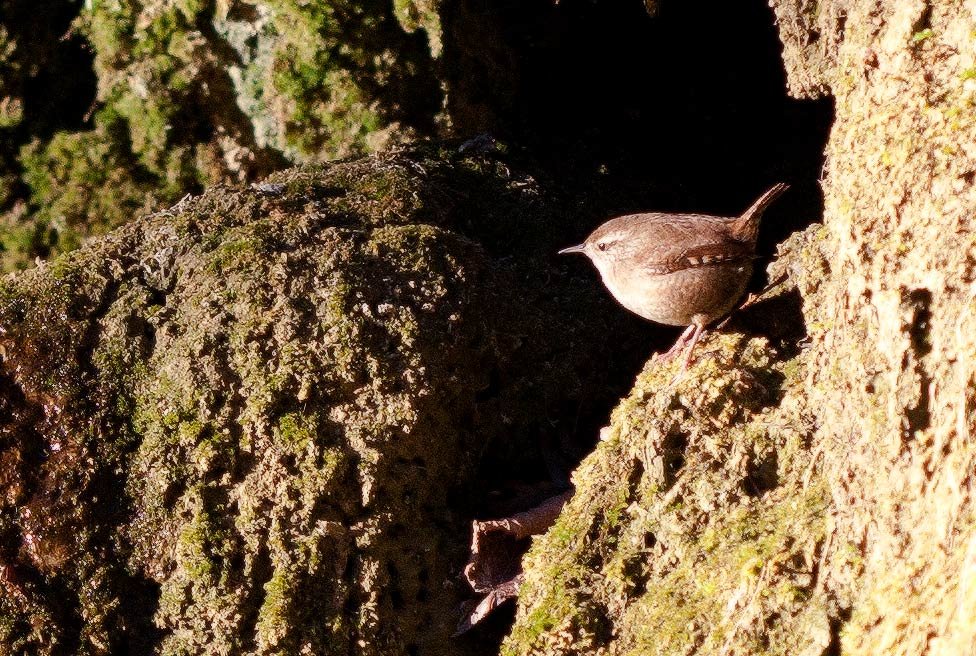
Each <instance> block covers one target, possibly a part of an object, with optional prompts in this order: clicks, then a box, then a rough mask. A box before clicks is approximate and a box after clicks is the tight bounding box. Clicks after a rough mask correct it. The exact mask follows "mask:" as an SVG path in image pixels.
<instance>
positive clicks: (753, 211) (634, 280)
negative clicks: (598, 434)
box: [559, 183, 789, 371]
mask: <svg viewBox="0 0 976 656" xmlns="http://www.w3.org/2000/svg"><path fill="white" fill-rule="evenodd" d="M788 188H789V185H787V184H784V183H777V184H775V185H773V186H772V187H771V188H770V189H769V190H768V191H767V192H766V193H764V194H763V195H762V196H760V197H759V198H758V199H757V200H756V201H755V202H754V203H753V204H752V205H751V206H750V207H749V208H748V209H747V210H746V211H745V212H743V213H742V214H740V215H739V216H736V217H723V216H710V215H707V214H665V213H661V212H647V213H642V214H629V215H626V216H620V217H617V218H615V219H610V220H609V221H607V222H606V223H604V224H603V225H601V226H600V227H598V228H597V229H596V230H594V231H593V232H592V233H591V234H590V236H589V237H587V238H586V241H584V242H583V243H582V244H578V245H576V246H570V247H569V248H564V249H562V250H561V251H559V254H560V255H563V254H567V253H582V254H583V255H586V256H587V257H588V258H590V261H591V262H592V263H593V265H594V266H595V267H596V269H597V271H599V272H600V276H601V278H602V279H603V283H604V285H606V288H607V289H608V290H609V291H610V293H611V294H612V295H613V297H614V298H615V299H616V300H617V302H618V303H620V304H621V305H622V306H624V307H625V308H627V309H628V310H630V311H631V312H633V313H634V314H637V315H638V316H641V317H643V318H645V319H648V320H650V321H653V322H655V323H660V324H665V325H668V326H684V327H686V328H685V331H684V332H683V333H682V334H681V336H680V337H679V338H678V340H677V341H676V342H675V343H674V346H672V347H671V349H670V350H669V351H668V352H667V353H664V354H663V355H661V356H660V358H661V359H662V360H669V359H671V358H672V357H674V356H676V355H677V354H678V353H680V352H681V350H682V349H684V351H685V356H684V359H683V364H682V367H681V371H684V370H685V369H687V368H688V365H689V363H690V362H691V355H692V352H693V351H694V348H695V346H696V345H697V344H698V341H699V339H701V336H702V334H703V333H704V332H705V330H706V328H707V327H708V326H709V325H710V324H711V323H712V322H714V321H715V320H717V319H720V318H722V317H723V316H725V315H726V314H728V313H729V312H730V311H731V310H732V308H733V307H735V304H736V303H737V302H738V300H739V299H740V298H741V297H742V294H743V292H745V289H746V285H747V284H748V283H749V278H750V277H751V276H752V266H753V261H754V260H755V258H756V239H757V237H758V235H759V222H760V220H761V218H762V214H763V211H764V210H765V209H766V208H767V207H769V205H770V204H771V203H772V202H773V201H774V200H776V199H777V198H778V197H779V196H780V195H781V194H782V193H783V192H785V191H786V190H787V189H788Z"/></svg>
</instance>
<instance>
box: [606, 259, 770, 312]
mask: <svg viewBox="0 0 976 656" xmlns="http://www.w3.org/2000/svg"><path fill="white" fill-rule="evenodd" d="M600 273H601V275H602V277H603V282H604V284H605V285H606V287H607V289H608V290H609V291H610V293H611V294H613V297H614V298H615V299H617V301H618V302H619V303H620V304H621V305H623V306H624V307H625V308H627V309H628V310H630V311H631V312H633V313H634V314H637V315H639V316H641V317H644V318H645V319H649V320H650V321H655V322H657V323H663V324H667V325H670V326H687V325H690V324H691V323H692V318H693V317H695V316H705V317H706V318H707V320H708V321H713V320H715V319H718V318H719V317H721V316H723V315H725V314H727V313H728V312H729V310H731V309H732V307H733V306H734V305H735V303H736V302H737V301H738V300H739V298H740V297H741V296H742V293H743V292H744V291H745V288H746V284H747V283H748V282H749V277H750V276H751V275H752V265H751V263H739V264H735V265H728V266H719V265H716V266H706V267H696V268H689V269H682V270H680V271H675V272H673V273H668V274H655V273H651V272H649V271H648V270H647V269H642V268H633V267H631V268H621V267H615V268H613V269H608V270H602V271H601V272H600Z"/></svg>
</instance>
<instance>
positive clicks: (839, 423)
mask: <svg viewBox="0 0 976 656" xmlns="http://www.w3.org/2000/svg"><path fill="white" fill-rule="evenodd" d="M772 4H773V6H774V8H775V11H776V13H777V17H778V22H779V25H780V27H781V30H782V31H781V35H782V38H783V41H784V57H785V60H786V64H787V71H788V73H789V77H790V88H791V89H792V91H793V93H795V94H797V95H801V96H815V95H817V94H819V93H822V92H824V91H825V90H826V91H829V92H830V93H831V94H832V95H833V96H834V97H835V98H836V103H837V104H836V109H837V114H836V122H835V124H834V126H833V130H832V134H831V138H830V143H829V146H828V162H827V176H826V179H825V181H824V192H825V199H826V210H825V215H824V225H823V226H816V227H813V228H810V229H809V230H808V231H807V232H806V233H804V234H802V235H798V236H796V237H794V238H793V239H792V240H791V242H790V244H789V246H788V247H787V248H786V249H784V251H783V252H782V253H781V254H780V258H779V261H778V262H777V264H776V265H775V270H774V274H775V275H774V278H778V277H780V275H781V274H782V275H785V277H786V278H787V282H786V283H784V284H783V286H781V287H780V288H777V289H775V290H772V291H771V292H769V294H768V295H767V297H766V299H765V301H764V302H761V303H759V304H757V305H755V306H754V307H753V308H751V310H750V311H749V312H748V313H747V315H746V319H747V321H746V323H747V325H748V326H749V327H750V330H747V331H745V334H741V333H740V332H732V333H729V334H723V335H714V336H713V337H711V339H709V340H707V341H706V342H704V345H703V347H702V348H701V350H700V351H699V355H698V358H697V363H696V365H695V366H694V367H693V368H692V369H691V370H690V371H689V372H688V373H687V374H685V376H684V377H683V378H682V379H680V380H679V381H678V382H677V383H676V384H674V385H669V384H668V381H669V380H670V377H671V376H672V375H673V373H674V369H673V367H670V366H662V365H659V364H655V363H651V364H649V365H648V367H647V368H646V369H645V371H644V373H643V374H642V375H641V376H640V377H639V378H638V381H637V384H636V385H635V387H634V390H633V392H632V393H631V395H630V396H629V398H627V399H626V400H625V401H624V402H623V403H622V404H621V405H620V406H619V407H618V408H617V410H616V411H615V413H614V415H613V418H612V421H611V424H610V426H609V428H608V429H607V430H606V432H605V434H604V436H605V441H603V443H602V444H601V445H600V446H599V448H598V449H597V450H596V452H595V453H593V454H592V455H591V456H590V457H589V458H588V459H587V460H586V461H585V462H584V463H583V465H582V466H581V468H580V469H579V470H578V471H577V472H576V474H575V477H574V478H575V482H576V487H577V492H576V496H575V497H574V498H573V499H572V501H571V502H570V503H569V504H568V505H567V506H566V510H565V511H564V513H563V516H562V517H561V518H560V520H559V522H558V523H557V524H556V525H555V526H554V527H553V528H552V530H551V531H550V532H549V533H548V534H547V535H546V536H545V538H543V539H541V540H540V541H539V542H538V543H537V544H536V545H535V547H534V549H533V551H532V552H531V553H530V555H529V557H528V560H527V571H526V584H525V586H524V587H523V590H522V596H521V598H520V609H519V613H518V618H517V621H516V625H515V628H514V630H513V632H512V634H511V636H510V638H509V639H508V642H507V643H506V646H505V650H506V653H509V654H588V655H591V654H603V653H606V654H635V655H636V654H690V653H695V654H699V655H702V656H704V655H707V654H723V655H725V654H742V655H746V654H749V655H754V654H784V655H785V654H791V655H793V654H808V655H811V656H813V655H817V656H819V655H822V654H840V653H844V654H945V655H950V654H952V655H955V654H964V653H972V652H973V650H974V648H976V625H974V623H973V621H972V617H973V608H974V603H976V602H974V599H976V597H974V590H976V568H974V559H973V554H974V553H976V552H974V545H976V512H974V509H976V506H974V495H973V463H974V460H976V446H974V443H973V439H972V436H973V434H974V430H976V402H974V389H976V384H974V383H976V381H974V373H973V366H972V363H973V358H974V355H976V340H974V335H976V319H974V308H976V305H974V297H976V295H974V287H973V279H974V263H976V240H974V237H973V221H972V217H973V215H974V213H976V190H974V187H973V184H972V182H973V176H974V171H976V151H974V149H973V144H974V143H976V113H974V110H973V108H974V106H976V72H974V71H976V68H974V51H973V34H974V28H976V19H974V16H973V13H972V11H971V7H970V8H968V9H967V8H965V7H964V6H963V3H923V2H911V1H907V0H888V1H886V2H873V1H872V2H867V1H865V2H820V3H816V6H815V7H814V6H813V5H812V4H810V3H802V2H792V1H786V0H784V1H783V2H774V3H772ZM814 9H815V11H814ZM789 290H792V291H789ZM790 295H793V296H794V297H795V298H796V300H797V301H798V302H799V304H800V306H802V315H800V314H799V312H797V311H796V310H793V311H786V310H784V302H786V299H788V298H789V296H790ZM783 321H786V322H787V324H789V323H792V324H793V325H794V330H793V331H792V333H791V331H789V330H787V331H786V332H785V333H784V332H783V327H782V326H781V325H780V324H781V323H782V322H783ZM804 326H805V328H803V329H799V328H801V327H804Z"/></svg>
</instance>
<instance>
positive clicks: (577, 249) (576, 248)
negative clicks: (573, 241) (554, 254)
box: [559, 244, 586, 255]
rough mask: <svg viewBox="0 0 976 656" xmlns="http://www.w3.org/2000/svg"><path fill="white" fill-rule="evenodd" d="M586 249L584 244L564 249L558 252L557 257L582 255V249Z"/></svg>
mask: <svg viewBox="0 0 976 656" xmlns="http://www.w3.org/2000/svg"><path fill="white" fill-rule="evenodd" d="M585 248H586V244H578V245H576V246H570V247H569V248H564V249H562V250H561V251H559V255H566V254H567V253H582V252H583V249H585Z"/></svg>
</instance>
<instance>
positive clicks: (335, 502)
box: [0, 148, 626, 654]
mask: <svg viewBox="0 0 976 656" xmlns="http://www.w3.org/2000/svg"><path fill="white" fill-rule="evenodd" d="M570 207H571V206H570V205H569V204H568V203H566V202H564V201H561V200H559V197H558V195H555V194H553V193H552V191H551V189H550V188H549V186H548V185H547V184H545V183H544V182H540V181H538V180H536V179H534V178H533V177H532V176H530V175H528V174H527V173H525V172H524V169H522V168H520V167H519V166H518V165H517V163H515V162H512V161H508V162H503V161H500V160H497V159H493V158H484V157H480V156H475V157H465V156H461V155H457V154H455V153H454V151H453V150H447V149H445V150H441V151H438V150H436V149H433V148H431V149H426V150H423V151H412V152H395V153H388V154H384V155H381V156H375V157H370V158H367V159H362V160H351V161H347V162H342V163H336V164H330V165H325V166H310V167H307V168H303V169H298V170H292V171H288V172H285V173H281V174H278V175H276V176H274V177H272V178H270V179H268V180H267V181H266V182H265V183H263V184H262V185H260V186H258V187H254V188H250V189H242V190H234V189H231V188H227V187H218V188H216V189H213V190H211V191H208V192H207V193H206V194H204V195H202V196H200V197H197V198H193V199H186V200H184V201H182V202H180V203H179V204H178V205H176V206H175V207H173V208H172V209H169V210H167V211H164V212H159V213H156V214H154V215H151V216H149V217H147V218H145V219H142V220H140V221H137V222H134V223H131V224H129V225H127V226H125V227H124V228H122V229H120V230H118V231H115V232H113V233H111V234H110V235H108V236H105V237H103V238H100V239H98V240H96V241H93V242H91V243H90V244H89V245H88V246H86V247H83V248H81V249H80V250H77V251H75V252H74V253H72V254H70V255H69V256H67V257H62V258H60V259H58V260H56V261H54V262H53V263H51V264H44V265H42V266H40V267H38V268H36V269H33V270H31V271H29V272H24V273H20V274H17V275H15V276H13V277H7V278H6V279H4V280H3V282H2V284H0V347H2V367H0V387H2V391H3V394H2V397H0V404H2V405H0V408H2V412H0V588H2V590H3V594H0V653H5V654H24V653H35V654H110V653H111V654H115V653H161V654H189V653H193V654H228V653H234V654H241V653H262V654H265V653H315V654H340V653H341V654H349V653H356V654H411V653H414V654H447V653H485V649H486V648H488V647H487V646H486V645H485V644H483V643H482V642H481V641H467V642H464V641H462V642H452V641H451V640H450V638H449V636H450V635H451V633H452V632H453V631H454V627H455V623H456V622H457V620H458V605H459V603H460V602H461V601H462V600H463V599H464V598H465V596H466V592H465V590H464V589H463V587H462V586H461V583H460V580H459V579H458V578H457V574H458V573H459V571H460V566H461V565H462V564H463V562H464V560H465V557H466V552H465V550H466V545H467V543H468V540H469V538H470V536H469V534H468V527H469V525H470V520H471V517H472V512H473V508H475V507H476V505H477V504H478V503H479V500H483V499H484V498H485V494H486V493H487V492H488V491H489V490H488V489H487V486H488V485H490V484H491V480H496V481H497V480H500V479H501V478H504V477H507V476H511V475H514V474H513V473H511V472H509V471H506V472H504V473H502V474H501V475H494V478H491V476H492V475H491V474H490V473H489V474H488V476H489V478H488V479H485V478H484V477H479V478H477V479H476V477H475V473H476V472H477V471H478V469H479V466H480V465H481V464H482V463H483V462H488V461H494V462H499V461H505V462H507V463H508V466H509V467H510V468H513V469H512V472H514V471H516V470H517V469H518V467H519V463H522V465H523V469H524V467H528V466H530V465H531V463H532V462H535V463H536V464H538V463H541V460H540V459H538V444H539V443H540V442H544V441H547V440H548V441H553V440H555V439H558V438H559V437H561V436H566V435H568V434H571V433H572V431H573V430H574V425H575V422H576V421H577V420H578V416H570V415H569V414H568V413H566V412H565V408H573V409H575V410H576V411H577V413H578V411H579V408H580V406H581V404H588V403H592V402H593V400H594V399H595V398H597V399H598V398H601V396H604V395H605V394H606V392H605V390H606V389H607V379H608V376H610V375H611V374H612V369H613V367H612V366H610V365H608V363H610V362H612V361H613V356H612V355H611V350H612V351H615V352H618V353H619V349H620V345H621V341H622V340H623V338H624V337H625V334H626V333H625V331H623V330H622V329H621V328H620V327H619V326H615V325H614V324H613V323H611V322H610V321H609V320H603V319H600V320H597V321H594V320H593V317H609V316H612V315H610V313H607V312H605V309H606V307H607V306H606V305H605V303H607V302H608V301H606V300H605V299H602V298H601V297H600V296H598V295H597V294H596V290H593V289H592V287H591V286H589V285H587V284H582V283H581V281H579V280H575V279H573V278H572V277H569V276H568V275H567V274H566V273H565V272H562V271H560V270H558V269H555V268H553V267H551V266H550V264H549V262H550V258H551V254H552V252H553V250H554V248H555V245H556V244H557V243H560V242H561V238H560V236H559V235H560V234H562V232H563V231H564V230H574V231H575V230H579V229H580V227H579V226H574V225H573V224H572V222H571V221H570V220H569V219H567V218H566V217H567V216H569V215H570V212H569V208H570ZM573 207H576V208H577V209H578V206H576V205H573ZM533 454H535V455H533ZM533 458H535V460H533Z"/></svg>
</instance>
